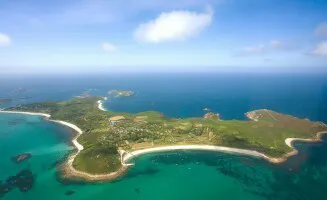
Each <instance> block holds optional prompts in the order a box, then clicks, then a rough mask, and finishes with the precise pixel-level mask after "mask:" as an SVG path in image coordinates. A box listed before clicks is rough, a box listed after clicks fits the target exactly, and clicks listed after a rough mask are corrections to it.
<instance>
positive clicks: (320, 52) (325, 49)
mask: <svg viewBox="0 0 327 200" xmlns="http://www.w3.org/2000/svg"><path fill="white" fill-rule="evenodd" d="M312 54H313V55H316V56H327V41H323V42H321V43H319V44H318V45H317V46H316V48H315V49H314V50H313V52H312Z"/></svg>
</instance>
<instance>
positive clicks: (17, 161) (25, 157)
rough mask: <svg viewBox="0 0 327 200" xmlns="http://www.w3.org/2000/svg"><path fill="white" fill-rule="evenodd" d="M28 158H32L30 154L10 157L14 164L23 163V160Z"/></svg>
mask: <svg viewBox="0 0 327 200" xmlns="http://www.w3.org/2000/svg"><path fill="white" fill-rule="evenodd" d="M30 157H32V154H30V153H22V154H19V155H17V156H14V157H12V160H13V161H14V162H15V163H20V162H23V161H24V160H27V159H29V158H30Z"/></svg>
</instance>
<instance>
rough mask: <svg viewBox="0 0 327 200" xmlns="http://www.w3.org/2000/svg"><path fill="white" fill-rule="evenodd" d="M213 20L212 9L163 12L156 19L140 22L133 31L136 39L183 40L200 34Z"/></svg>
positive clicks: (143, 40)
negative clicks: (201, 11)
mask: <svg viewBox="0 0 327 200" xmlns="http://www.w3.org/2000/svg"><path fill="white" fill-rule="evenodd" d="M212 20H213V10H212V9H211V8H207V10H206V11H205V12H203V13H200V12H191V11H186V10H183V11H172V12H163V13H161V14H160V15H159V16H158V17H157V18H156V19H154V20H151V21H148V22H146V23H143V24H140V25H139V27H138V28H137V29H136V30H135V32H134V37H135V39H136V40H138V41H142V42H148V43H160V42H167V41H183V40H186V39H189V38H192V37H195V36H197V35H198V34H200V33H201V32H202V31H203V30H204V29H205V28H206V27H208V26H209V25H210V24H211V22H212Z"/></svg>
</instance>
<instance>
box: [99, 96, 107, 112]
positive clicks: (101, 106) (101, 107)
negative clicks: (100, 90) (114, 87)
mask: <svg viewBox="0 0 327 200" xmlns="http://www.w3.org/2000/svg"><path fill="white" fill-rule="evenodd" d="M105 100H106V98H105ZM98 108H99V110H102V111H107V110H106V109H105V108H104V106H103V103H102V100H99V101H98Z"/></svg>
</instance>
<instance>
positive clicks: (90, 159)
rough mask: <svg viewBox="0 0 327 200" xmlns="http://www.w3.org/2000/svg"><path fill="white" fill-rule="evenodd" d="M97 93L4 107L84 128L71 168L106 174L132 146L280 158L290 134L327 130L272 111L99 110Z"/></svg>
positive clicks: (311, 134) (309, 135) (309, 134)
mask: <svg viewBox="0 0 327 200" xmlns="http://www.w3.org/2000/svg"><path fill="white" fill-rule="evenodd" d="M98 100H102V98H101V97H85V98H76V99H74V100H72V101H66V102H43V103H34V104H27V105H19V106H16V107H12V108H8V109H6V110H12V111H30V112H43V113H48V114H51V118H52V119H58V120H63V121H67V122H70V123H73V124H75V125H77V126H78V127H80V128H81V129H82V130H83V134H82V135H81V136H80V137H79V138H78V142H79V143H81V144H82V145H83V146H84V148H85V149H84V150H83V151H81V153H80V154H78V156H77V157H76V159H75V160H74V163H73V165H74V167H75V168H76V169H78V170H82V171H86V172H89V173H96V174H101V173H108V172H113V171H116V170H117V169H118V168H119V167H120V165H121V164H120V160H119V155H118V152H117V150H118V149H120V148H121V149H125V150H135V149H141V148H147V147H155V146H164V145H182V144H183V145H185V144H207V145H219V146H227V147H235V148H242V149H251V150H256V151H258V152H262V153H265V154H266V155H268V156H271V157H280V156H282V155H284V154H285V153H287V152H290V151H291V149H290V147H288V146H287V145H286V144H285V139H286V138H289V137H297V138H314V137H316V133H317V132H319V131H327V127H326V126H325V125H324V124H322V123H320V122H310V121H309V120H306V119H298V118H295V117H292V116H290V115H284V114H281V113H277V112H273V111H270V110H265V109H263V110H257V111H252V112H250V114H251V116H252V118H255V119H256V120H257V121H251V120H249V121H240V120H226V121H222V120H219V119H217V118H214V117H213V118H207V119H205V118H187V119H173V118H167V117H165V116H163V115H162V114H160V113H158V112H153V111H151V112H142V113H138V114H131V113H118V112H112V111H106V112H104V111H101V110H99V109H98V107H97V106H98V104H97V101H98Z"/></svg>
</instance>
